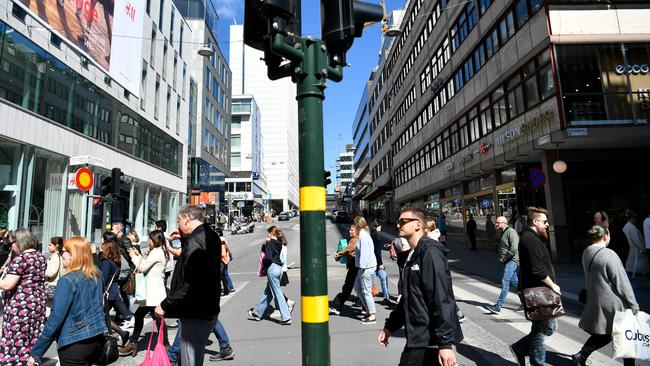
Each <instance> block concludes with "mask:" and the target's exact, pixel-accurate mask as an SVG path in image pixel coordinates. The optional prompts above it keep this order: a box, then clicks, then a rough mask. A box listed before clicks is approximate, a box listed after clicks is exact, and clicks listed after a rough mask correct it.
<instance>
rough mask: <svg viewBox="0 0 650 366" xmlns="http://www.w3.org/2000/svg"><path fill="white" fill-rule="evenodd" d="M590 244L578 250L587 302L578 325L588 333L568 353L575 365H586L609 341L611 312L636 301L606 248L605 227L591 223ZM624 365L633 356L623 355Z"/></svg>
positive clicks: (634, 305)
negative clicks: (573, 350)
mask: <svg viewBox="0 0 650 366" xmlns="http://www.w3.org/2000/svg"><path fill="white" fill-rule="evenodd" d="M588 234H589V238H590V239H591V245H590V246H588V247H587V248H586V249H585V250H584V252H583V253H582V268H583V269H584V271H585V278H586V281H587V302H586V303H585V307H584V309H583V310H582V317H581V318H580V323H578V326H579V327H580V328H581V329H582V330H584V331H585V332H587V333H589V334H590V337H589V339H587V342H586V343H585V344H584V346H582V349H581V350H580V352H578V353H576V354H574V355H573V356H571V359H572V360H573V363H575V364H576V365H580V366H583V365H586V364H587V359H588V358H589V355H591V354H592V353H593V352H594V351H596V350H598V349H600V348H602V347H604V346H606V345H607V344H608V343H609V342H611V341H612V324H613V322H614V314H616V312H617V311H623V310H624V309H632V311H633V312H634V314H636V313H637V312H638V311H639V305H638V303H637V302H636V298H635V297H634V291H633V290H632V285H630V280H629V279H628V278H627V274H626V273H625V268H623V263H622V262H621V260H620V259H619V257H618V255H617V254H616V253H615V252H614V251H613V250H611V249H609V248H607V245H608V244H609V240H610V236H609V231H608V229H606V228H604V227H602V226H600V225H594V226H593V227H592V228H591V229H590V230H589V231H588ZM623 364H624V365H625V366H634V359H625V360H624V361H623Z"/></svg>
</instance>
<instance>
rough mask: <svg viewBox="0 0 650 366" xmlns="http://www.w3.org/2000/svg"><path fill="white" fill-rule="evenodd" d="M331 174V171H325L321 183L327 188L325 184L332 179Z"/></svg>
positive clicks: (327, 184)
mask: <svg viewBox="0 0 650 366" xmlns="http://www.w3.org/2000/svg"><path fill="white" fill-rule="evenodd" d="M331 175H332V173H330V171H329V170H326V171H325V173H324V177H325V181H324V185H323V186H324V187H325V188H327V186H329V185H330V184H331V183H332V180H331V179H330V176H331Z"/></svg>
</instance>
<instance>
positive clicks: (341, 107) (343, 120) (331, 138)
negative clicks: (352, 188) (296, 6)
mask: <svg viewBox="0 0 650 366" xmlns="http://www.w3.org/2000/svg"><path fill="white" fill-rule="evenodd" d="M366 1H367V2H372V3H376V4H379V0H366ZM216 3H217V4H218V9H217V11H218V13H219V18H220V19H219V30H218V42H219V44H220V47H221V50H222V52H224V54H225V55H226V57H228V48H229V45H228V40H229V38H230V35H229V27H230V25H231V24H233V22H234V21H236V22H237V24H243V18H244V2H243V1H242V0H216ZM403 6H404V1H403V0H402V1H399V0H387V1H386V8H387V9H386V10H387V11H388V12H390V11H391V10H393V9H396V8H398V7H400V8H401V7H403ZM302 23H303V25H302V34H303V36H305V35H311V36H312V37H314V38H320V1H318V0H303V1H302ZM380 47H381V32H380V26H379V24H376V25H374V26H372V27H370V28H368V29H366V30H365V31H364V32H363V37H362V38H357V39H355V41H354V44H353V46H352V48H351V49H350V50H349V51H348V54H347V62H348V63H350V64H351V65H352V66H351V67H347V68H345V69H344V70H343V73H344V75H343V81H341V82H340V83H334V82H331V81H330V82H328V88H327V89H326V90H325V104H324V116H323V123H324V133H325V138H324V140H325V141H324V142H325V169H326V170H331V172H332V181H333V183H336V181H335V179H334V176H335V175H336V158H337V155H338V152H339V151H343V150H344V149H345V144H350V143H352V123H354V117H355V114H356V112H357V108H358V106H359V100H360V98H361V94H362V93H363V88H364V85H365V82H366V81H367V80H368V77H369V76H370V72H371V71H372V69H373V68H374V67H375V66H376V65H377V61H378V57H379V49H380ZM333 189H334V184H332V185H330V186H329V191H332V190H333Z"/></svg>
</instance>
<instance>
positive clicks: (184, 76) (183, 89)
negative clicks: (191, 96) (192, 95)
mask: <svg viewBox="0 0 650 366" xmlns="http://www.w3.org/2000/svg"><path fill="white" fill-rule="evenodd" d="M186 82H187V65H186V64H185V62H183V85H181V95H182V96H183V98H185V83H186Z"/></svg>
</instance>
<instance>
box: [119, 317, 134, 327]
mask: <svg viewBox="0 0 650 366" xmlns="http://www.w3.org/2000/svg"><path fill="white" fill-rule="evenodd" d="M134 325H135V319H134V317H131V318H130V319H128V320H125V321H123V322H122V323H121V324H120V328H122V329H129V328H133V326H134Z"/></svg>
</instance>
